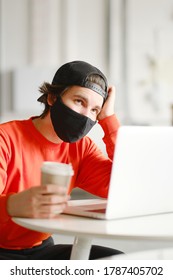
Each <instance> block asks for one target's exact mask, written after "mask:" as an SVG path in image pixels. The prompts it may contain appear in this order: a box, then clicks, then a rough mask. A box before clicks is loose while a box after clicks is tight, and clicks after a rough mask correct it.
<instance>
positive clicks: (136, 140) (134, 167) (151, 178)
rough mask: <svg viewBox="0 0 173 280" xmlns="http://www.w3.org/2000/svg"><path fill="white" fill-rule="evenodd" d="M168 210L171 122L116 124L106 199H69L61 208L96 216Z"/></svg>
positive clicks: (172, 204)
mask: <svg viewBox="0 0 173 280" xmlns="http://www.w3.org/2000/svg"><path fill="white" fill-rule="evenodd" d="M74 204H75V205H74ZM70 205H71V206H70ZM72 205H73V206H72ZM92 208H93V209H92ZM103 208H104V209H103ZM168 212H173V127H171V126H170V127H153V126H122V127H120V128H119V131H118V138H117V144H116V150H115V154H114V160H113V166H112V172H111V180H110V186H109V194H108V199H107V200H103V199H96V200H95V199H93V200H89V205H87V200H86V199H85V200H83V201H81V200H79V201H75V202H69V206H67V208H66V210H65V211H64V213H66V214H72V215H79V216H86V217H93V218H98V219H119V218H127V217H135V216H141V215H150V214H159V213H168Z"/></svg>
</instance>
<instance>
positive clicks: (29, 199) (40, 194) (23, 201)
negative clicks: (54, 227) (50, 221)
mask: <svg viewBox="0 0 173 280" xmlns="http://www.w3.org/2000/svg"><path fill="white" fill-rule="evenodd" d="M68 199H69V196H68V195H67V194H66V188H64V187H61V186H57V185H46V186H37V187H31V188H30V189H28V190H25V191H22V192H20V193H17V194H13V195H11V196H9V198H8V201H7V211H8V213H9V215H10V216H12V217H27V218H53V217H55V216H57V214H59V213H61V212H63V210H64V208H65V206H66V204H67V201H68Z"/></svg>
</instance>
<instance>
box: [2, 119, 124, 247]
mask: <svg viewBox="0 0 173 280" xmlns="http://www.w3.org/2000/svg"><path fill="white" fill-rule="evenodd" d="M99 123H100V125H101V126H102V128H103V130H104V133H105V136H104V138H103V141H104V142H105V144H106V149H107V153H108V156H109V158H107V157H105V156H104V155H103V154H102V153H101V151H100V150H99V149H98V147H97V146H96V145H95V144H94V142H93V141H92V140H91V139H90V138H89V137H87V136H85V137H84V138H83V139H81V140H79V141H77V142H75V143H71V144H70V143H65V142H62V143H61V144H55V143H52V142H50V141H49V140H47V139H46V138H45V137H44V136H43V135H42V134H40V132H39V131H38V130H37V129H36V128H35V126H34V125H33V122H32V118H30V119H29V120H22V121H11V122H7V123H4V124H1V125H0V248H8V249H14V250H17V249H23V248H31V247H33V246H36V245H39V244H41V242H42V240H44V239H46V238H48V237H49V236H50V234H47V233H40V232H36V231H32V230H29V229H25V228H23V227H21V226H18V225H16V224H15V223H13V221H12V220H11V217H10V216H9V215H8V213H7V209H6V204H7V199H8V196H9V195H11V194H12V193H18V192H21V191H23V190H26V189H28V188H30V187H31V186H38V185H40V177H41V173H40V168H41V165H42V163H43V161H57V162H63V163H71V164H72V166H73V169H74V176H73V178H72V182H71V185H70V187H69V192H71V190H72V189H73V188H74V187H79V188H82V189H84V190H86V191H88V192H90V193H92V194H95V195H98V196H101V197H106V196H107V191H108V185H109V180H110V172H111V166H112V157H113V151H114V146H115V140H116V135H117V130H118V127H119V123H118V121H117V119H116V117H115V115H112V116H110V117H107V118H105V119H103V120H101V121H100V122H99Z"/></svg>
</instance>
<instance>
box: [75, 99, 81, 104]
mask: <svg viewBox="0 0 173 280" xmlns="http://www.w3.org/2000/svg"><path fill="white" fill-rule="evenodd" d="M75 103H76V104H80V105H82V104H83V101H82V100H81V99H75Z"/></svg>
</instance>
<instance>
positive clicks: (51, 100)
mask: <svg viewBox="0 0 173 280" xmlns="http://www.w3.org/2000/svg"><path fill="white" fill-rule="evenodd" d="M56 99H57V96H55V95H53V94H51V93H48V96H47V103H48V104H49V106H52V105H53V104H54V103H55V101H56Z"/></svg>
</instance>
